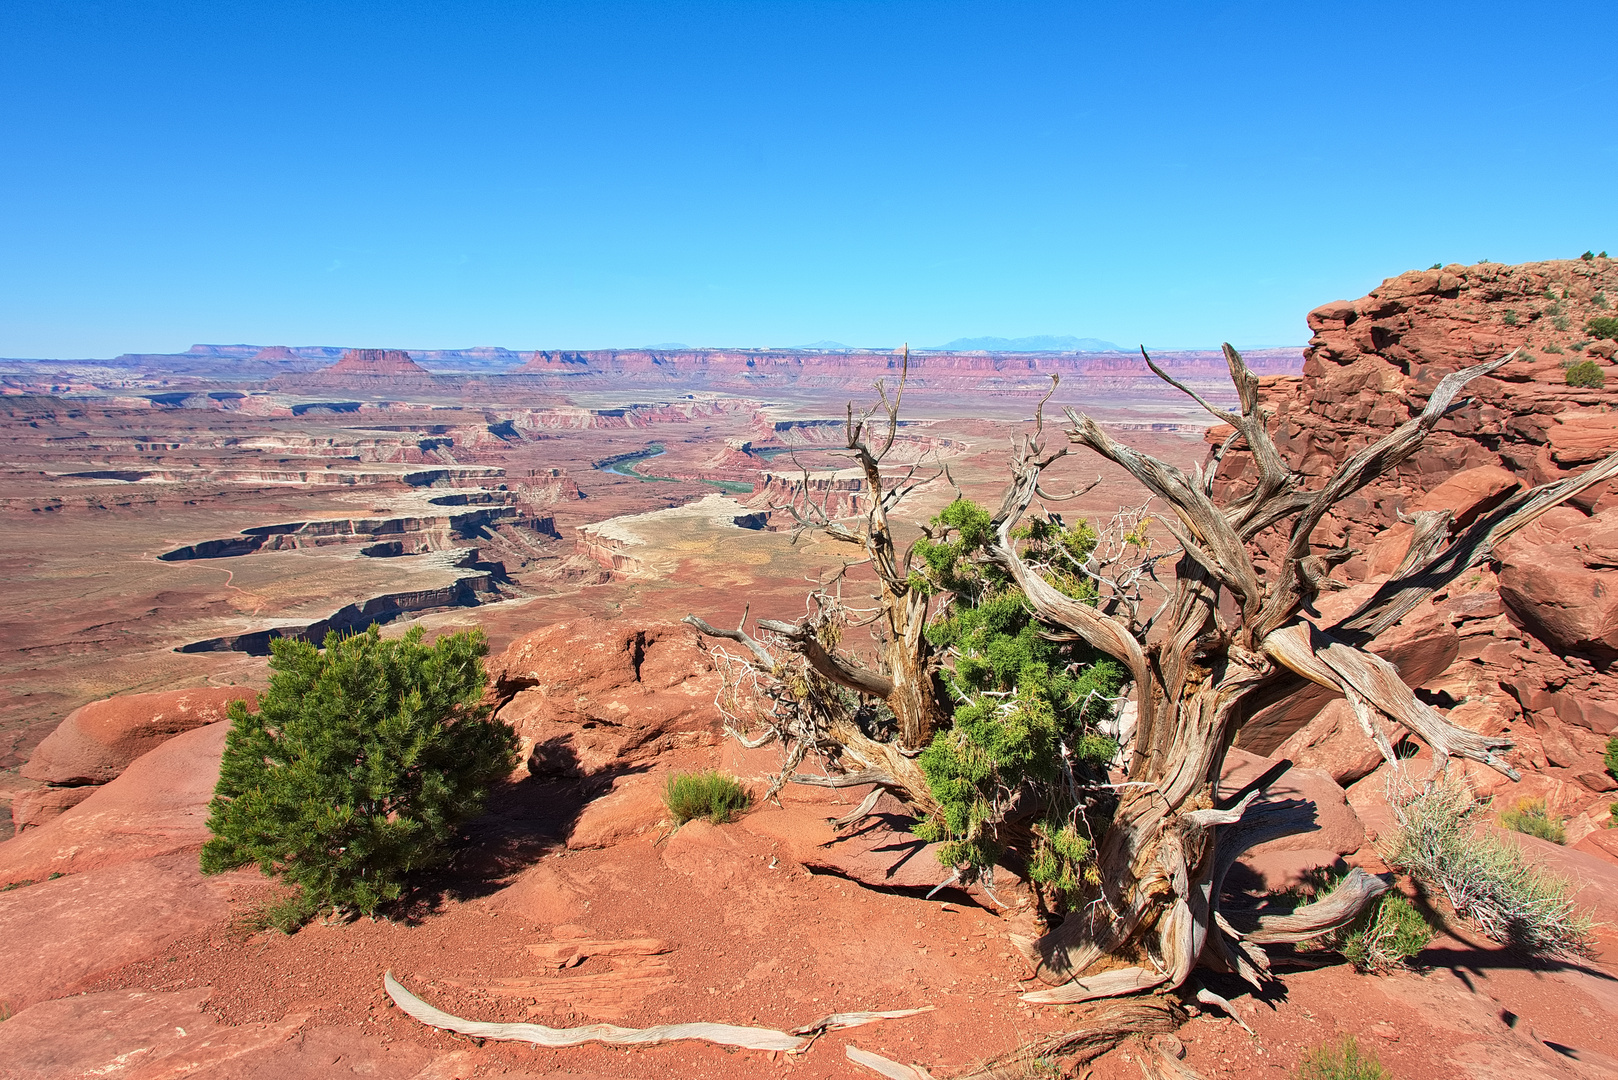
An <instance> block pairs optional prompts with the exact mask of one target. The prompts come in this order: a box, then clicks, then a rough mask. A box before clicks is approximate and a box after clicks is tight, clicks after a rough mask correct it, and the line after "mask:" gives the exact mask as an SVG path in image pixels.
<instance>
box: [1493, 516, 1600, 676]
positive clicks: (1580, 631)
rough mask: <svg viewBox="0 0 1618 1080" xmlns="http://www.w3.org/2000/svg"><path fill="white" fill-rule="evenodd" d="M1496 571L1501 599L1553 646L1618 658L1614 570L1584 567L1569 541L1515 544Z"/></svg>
mask: <svg viewBox="0 0 1618 1080" xmlns="http://www.w3.org/2000/svg"><path fill="white" fill-rule="evenodd" d="M1503 563H1504V565H1503V567H1502V569H1501V571H1500V598H1501V599H1502V600H1503V601H1505V604H1506V607H1507V608H1509V609H1510V611H1511V614H1512V615H1513V617H1515V618H1516V619H1517V621H1518V622H1519V623H1521V624H1522V625H1523V626H1524V627H1526V628H1527V629H1528V631H1529V632H1530V633H1532V634H1533V635H1534V636H1535V637H1537V638H1539V639H1540V640H1541V641H1543V642H1544V643H1545V644H1546V645H1548V646H1550V647H1551V648H1552V649H1553V650H1555V651H1557V652H1561V653H1569V652H1575V653H1584V654H1587V655H1591V656H1595V657H1599V658H1602V659H1610V658H1612V657H1618V571H1615V570H1602V569H1599V568H1598V567H1592V566H1590V565H1588V564H1587V563H1586V562H1585V560H1584V558H1583V557H1582V555H1581V553H1580V552H1579V551H1578V550H1577V549H1576V548H1574V547H1573V545H1571V544H1565V543H1561V542H1557V543H1554V544H1546V545H1543V546H1541V547H1537V548H1525V547H1517V548H1513V549H1512V550H1511V552H1510V554H1509V555H1508V556H1506V557H1505V558H1504V560H1503Z"/></svg>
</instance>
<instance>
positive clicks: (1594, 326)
mask: <svg viewBox="0 0 1618 1080" xmlns="http://www.w3.org/2000/svg"><path fill="white" fill-rule="evenodd" d="M1602 299H1603V300H1605V299H1606V298H1605V297H1602ZM1601 306H1603V307H1605V306H1606V305H1605V304H1602V305H1601ZM1584 332H1585V333H1586V334H1589V335H1590V336H1591V337H1593V338H1606V339H1608V340H1612V339H1614V338H1618V315H1597V316H1596V317H1595V318H1593V319H1591V320H1589V321H1588V322H1586V323H1585V324H1584Z"/></svg>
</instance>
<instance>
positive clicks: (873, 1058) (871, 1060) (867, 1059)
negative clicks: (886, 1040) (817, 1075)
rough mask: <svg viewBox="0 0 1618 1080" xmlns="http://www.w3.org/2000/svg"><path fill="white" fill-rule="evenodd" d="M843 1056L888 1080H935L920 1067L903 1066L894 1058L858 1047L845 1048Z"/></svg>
mask: <svg viewBox="0 0 1618 1080" xmlns="http://www.w3.org/2000/svg"><path fill="white" fill-rule="evenodd" d="M843 1054H844V1056H845V1057H847V1058H848V1060H850V1061H852V1062H853V1063H854V1064H856V1065H863V1066H865V1067H866V1068H867V1069H870V1070H871V1071H872V1072H874V1073H876V1074H878V1075H880V1076H886V1077H887V1078H888V1080H933V1074H932V1073H930V1072H928V1071H927V1070H926V1069H924V1068H922V1067H921V1066H920V1065H902V1064H900V1063H899V1062H897V1061H894V1060H893V1059H892V1058H885V1057H883V1056H882V1055H881V1054H873V1053H871V1051H869V1050H861V1049H860V1048H859V1047H857V1046H845V1047H843Z"/></svg>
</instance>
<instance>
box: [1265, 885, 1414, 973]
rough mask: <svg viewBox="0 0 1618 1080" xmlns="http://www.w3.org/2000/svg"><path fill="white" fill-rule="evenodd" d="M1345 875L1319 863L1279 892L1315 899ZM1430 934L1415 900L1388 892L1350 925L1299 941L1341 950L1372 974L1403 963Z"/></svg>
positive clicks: (1310, 947) (1300, 900)
mask: <svg viewBox="0 0 1618 1080" xmlns="http://www.w3.org/2000/svg"><path fill="white" fill-rule="evenodd" d="M1344 877H1345V875H1344V874H1341V873H1336V872H1334V871H1332V870H1331V868H1330V867H1325V866H1317V867H1315V868H1314V869H1313V870H1309V871H1306V872H1305V873H1304V874H1303V877H1302V880H1301V881H1300V883H1299V884H1298V885H1296V886H1294V887H1292V888H1290V889H1288V890H1286V892H1284V893H1282V894H1280V897H1279V898H1282V899H1291V900H1292V901H1293V902H1294V903H1295V904H1297V905H1300V906H1301V905H1303V904H1310V903H1314V902H1315V901H1316V900H1319V899H1321V898H1323V897H1325V896H1327V895H1329V894H1330V893H1331V891H1332V890H1333V889H1335V888H1337V886H1338V885H1340V884H1342V881H1343V878H1344ZM1432 939H1433V929H1432V927H1431V926H1430V925H1428V922H1427V919H1426V917H1425V916H1424V915H1422V913H1421V912H1420V911H1419V910H1417V908H1416V906H1415V905H1414V904H1412V903H1411V902H1410V901H1409V900H1408V899H1407V898H1406V897H1405V896H1404V895H1403V894H1402V893H1397V892H1388V893H1384V894H1382V896H1381V898H1380V899H1378V900H1377V902H1376V903H1374V904H1371V905H1369V906H1368V907H1366V908H1365V910H1363V911H1361V912H1360V913H1359V915H1358V916H1357V917H1356V918H1355V919H1354V921H1353V922H1351V923H1349V924H1348V925H1347V926H1344V927H1342V928H1341V929H1338V930H1335V931H1333V932H1332V933H1330V934H1326V935H1323V936H1321V937H1318V938H1314V939H1313V940H1311V941H1307V942H1302V943H1299V944H1298V945H1297V946H1295V947H1296V948H1297V949H1299V950H1300V951H1303V952H1311V951H1315V950H1317V949H1318V950H1326V951H1328V952H1337V953H1341V954H1342V955H1343V958H1344V959H1346V960H1347V961H1348V962H1349V963H1350V964H1353V965H1354V968H1355V969H1356V970H1357V971H1359V972H1361V973H1362V974H1372V973H1381V972H1387V971H1392V970H1394V969H1396V968H1399V967H1402V966H1403V965H1404V963H1405V961H1407V960H1409V959H1410V958H1411V957H1412V956H1415V955H1416V954H1417V953H1419V952H1421V950H1423V949H1425V948H1426V947H1427V944H1428V943H1429V942H1430V941H1432Z"/></svg>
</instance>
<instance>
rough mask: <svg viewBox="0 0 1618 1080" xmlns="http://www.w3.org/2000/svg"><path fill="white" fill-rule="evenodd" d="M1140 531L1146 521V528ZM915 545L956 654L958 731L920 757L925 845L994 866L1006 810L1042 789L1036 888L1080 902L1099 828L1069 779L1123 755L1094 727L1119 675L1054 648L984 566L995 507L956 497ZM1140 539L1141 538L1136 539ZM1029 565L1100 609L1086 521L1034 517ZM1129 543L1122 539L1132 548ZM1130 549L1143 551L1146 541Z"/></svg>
mask: <svg viewBox="0 0 1618 1080" xmlns="http://www.w3.org/2000/svg"><path fill="white" fill-rule="evenodd" d="M1142 530H1144V525H1143V526H1142ZM928 531H929V533H931V536H930V537H926V538H923V539H922V540H920V541H918V542H917V544H916V553H917V555H918V556H919V557H920V560H921V563H922V565H923V566H924V567H925V569H924V570H920V571H918V573H919V574H921V575H922V576H923V578H924V581H925V583H926V585H927V587H929V588H931V589H933V590H934V591H936V592H948V593H950V594H952V599H951V603H950V606H949V607H948V608H947V610H946V612H945V613H944V614H943V615H942V616H941V617H939V618H937V619H935V620H933V622H931V623H930V624H929V625H928V627H927V636H928V639H929V640H930V641H931V642H932V643H933V645H934V646H935V647H936V648H938V649H939V650H940V651H941V652H944V653H946V654H947V655H948V656H949V657H950V665H949V667H947V668H946V669H945V671H944V672H943V673H942V678H943V681H944V684H945V687H946V689H947V691H948V694H949V698H950V700H952V701H953V702H954V703H955V706H954V712H953V716H952V722H951V724H950V726H949V727H947V728H944V729H941V730H939V731H938V732H937V733H936V734H935V735H934V737H933V741H932V742H931V743H930V744H929V745H928V746H927V748H926V749H925V750H923V751H922V753H921V756H920V757H919V758H918V759H917V764H918V765H919V766H920V767H921V770H922V772H923V774H924V775H925V776H926V777H927V782H928V785H929V787H930V788H931V789H932V793H933V796H934V797H935V798H936V799H937V800H938V803H939V805H940V807H941V808H942V810H941V813H940V814H939V815H938V816H937V817H936V818H934V819H932V820H929V821H926V822H923V823H922V824H921V825H920V826H919V827H918V828H917V830H916V831H917V835H919V836H921V837H922V838H924V839H927V840H929V841H943V842H944V843H943V847H942V849H941V851H940V853H939V857H940V859H941V860H942V861H944V862H945V863H946V864H949V865H959V864H962V863H965V864H967V865H969V866H972V867H974V868H983V867H986V866H990V865H992V864H993V863H994V860H995V859H996V858H997V857H998V856H999V854H1000V851H1001V850H1002V841H1001V840H1000V838H999V836H998V831H997V827H996V826H997V823H998V819H999V813H1000V811H1001V810H1002V809H1003V807H1004V804H1005V802H1006V800H1008V799H1009V798H1010V797H1011V795H1012V793H1014V792H1016V791H1018V790H1019V789H1020V788H1022V787H1023V785H1025V784H1032V785H1034V786H1035V787H1036V788H1037V790H1038V793H1039V795H1040V796H1042V801H1043V802H1044V804H1045V805H1046V807H1047V813H1046V815H1045V816H1044V817H1043V818H1042V819H1041V820H1040V821H1039V822H1037V823H1036V824H1035V826H1034V836H1035V841H1034V848H1033V850H1032V851H1031V852H1030V853H1029V862H1030V867H1029V872H1030V877H1031V879H1032V880H1033V881H1035V882H1037V883H1039V884H1040V885H1042V886H1045V887H1046V888H1047V889H1048V890H1050V891H1051V893H1053V894H1054V895H1055V896H1057V897H1058V898H1063V899H1070V898H1072V897H1074V896H1076V894H1077V893H1078V892H1079V890H1080V889H1081V888H1082V886H1083V883H1084V881H1085V879H1086V874H1087V872H1088V873H1089V874H1090V876H1092V877H1093V871H1087V863H1088V862H1089V861H1090V860H1091V845H1090V839H1089V834H1090V831H1091V825H1092V823H1091V822H1088V821H1086V820H1085V819H1084V817H1083V815H1082V814H1081V813H1080V812H1079V808H1078V805H1077V803H1076V802H1075V800H1074V798H1073V796H1072V794H1071V793H1072V790H1073V788H1074V786H1075V785H1074V784H1072V783H1068V782H1067V781H1068V780H1069V779H1070V777H1069V773H1073V775H1075V776H1076V775H1079V774H1084V775H1093V774H1096V773H1099V772H1100V771H1102V770H1104V769H1105V765H1106V763H1107V762H1108V761H1110V760H1111V759H1112V757H1113V756H1114V755H1115V754H1116V753H1117V750H1118V747H1117V744H1116V743H1115V742H1113V741H1112V740H1111V739H1108V738H1106V737H1104V736H1102V735H1101V734H1100V733H1099V732H1098V731H1097V730H1096V725H1097V724H1099V723H1100V722H1101V721H1102V720H1104V719H1106V718H1107V717H1108V716H1110V714H1111V710H1112V703H1111V701H1110V699H1111V698H1112V697H1114V696H1116V694H1117V692H1118V687H1119V686H1120V684H1121V683H1122V682H1123V677H1124V676H1123V670H1122V669H1121V668H1120V667H1119V666H1118V665H1117V664H1114V663H1112V662H1111V661H1096V660H1095V658H1094V657H1092V656H1090V655H1089V654H1088V653H1087V652H1084V651H1082V650H1080V649H1076V648H1074V647H1073V646H1072V645H1070V644H1067V643H1058V642H1052V641H1047V640H1046V639H1044V638H1042V637H1041V636H1040V635H1039V632H1038V627H1037V626H1036V625H1035V621H1034V619H1033V617H1032V615H1031V613H1030V612H1029V610H1028V606H1027V604H1026V602H1025V600H1024V598H1023V594H1022V591H1021V590H1020V589H1018V588H1017V587H1016V585H1015V584H1014V583H1013V582H1012V581H1011V580H1010V579H1009V577H1008V576H1007V575H1005V574H1004V573H1003V572H1002V571H1000V570H999V569H998V568H996V567H993V566H987V565H985V564H983V563H981V562H978V561H976V560H975V558H974V557H975V556H976V555H977V554H979V553H980V552H981V551H982V550H983V549H984V548H985V547H987V546H988V545H989V544H990V543H991V542H992V540H993V535H992V531H991V517H990V515H989V513H988V511H986V510H984V509H983V508H981V507H979V506H977V505H976V504H975V503H972V502H969V501H967V500H965V499H957V500H956V501H955V502H953V503H951V504H950V505H949V506H947V507H945V509H944V510H943V512H942V513H940V514H939V515H938V516H937V517H935V518H934V519H933V520H932V522H931V523H929V526H928ZM1138 531H1139V530H1138ZM1015 535H1016V537H1017V539H1018V540H1019V541H1021V543H1022V545H1023V547H1022V550H1023V555H1024V558H1025V559H1026V560H1027V561H1028V562H1029V564H1030V565H1032V566H1035V567H1037V568H1038V569H1039V570H1040V572H1042V573H1043V574H1044V576H1045V578H1046V580H1048V581H1049V582H1050V583H1051V584H1052V585H1054V586H1055V587H1056V588H1058V589H1060V590H1061V591H1062V592H1064V593H1065V594H1066V595H1068V596H1071V597H1073V598H1075V599H1079V600H1085V601H1087V602H1092V603H1093V602H1094V600H1095V595H1096V592H1095V587H1094V585H1093V583H1092V582H1091V581H1090V580H1089V579H1088V578H1086V577H1085V576H1084V574H1083V572H1082V567H1083V565H1084V562H1085V560H1086V559H1088V558H1089V556H1090V553H1091V551H1093V550H1094V548H1095V545H1096V540H1097V538H1096V534H1095V532H1094V531H1093V530H1092V529H1091V528H1090V527H1089V525H1088V524H1087V523H1085V522H1079V523H1078V524H1076V525H1072V526H1068V525H1066V524H1064V523H1063V522H1061V521H1060V520H1059V519H1054V518H1036V519H1031V520H1029V521H1028V522H1027V523H1025V524H1024V525H1022V526H1021V527H1020V528H1019V529H1018V530H1017V532H1016V534H1015ZM1127 540H1128V538H1126V541H1127ZM1132 542H1135V543H1140V544H1144V543H1145V537H1144V533H1142V535H1141V536H1139V537H1135V538H1134V539H1133V541H1132Z"/></svg>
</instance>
